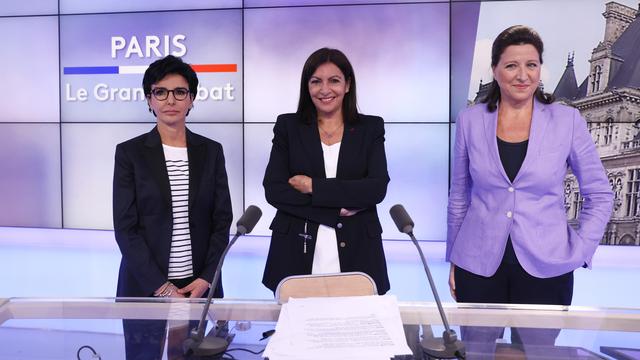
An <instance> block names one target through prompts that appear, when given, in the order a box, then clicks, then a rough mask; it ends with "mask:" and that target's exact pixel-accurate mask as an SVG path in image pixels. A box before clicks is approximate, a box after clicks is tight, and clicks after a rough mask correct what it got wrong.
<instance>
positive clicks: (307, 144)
mask: <svg viewBox="0 0 640 360" xmlns="http://www.w3.org/2000/svg"><path fill="white" fill-rule="evenodd" d="M298 124H299V125H298V129H299V130H300V140H301V141H302V147H303V148H304V150H305V151H306V152H307V154H308V155H309V157H308V158H309V159H310V160H311V171H312V172H313V173H312V174H311V175H310V176H311V177H313V176H318V177H322V178H326V177H327V175H326V174H325V172H324V157H323V155H322V145H321V144H320V133H319V132H318V125H317V120H315V119H314V120H312V121H311V123H310V124H305V123H303V122H298Z"/></svg>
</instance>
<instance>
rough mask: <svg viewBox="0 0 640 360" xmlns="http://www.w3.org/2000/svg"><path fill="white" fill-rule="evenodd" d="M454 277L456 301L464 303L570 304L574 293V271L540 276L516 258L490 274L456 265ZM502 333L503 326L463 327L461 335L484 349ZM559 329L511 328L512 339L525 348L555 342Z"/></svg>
mask: <svg viewBox="0 0 640 360" xmlns="http://www.w3.org/2000/svg"><path fill="white" fill-rule="evenodd" d="M454 277H455V282H456V298H457V301H458V302H463V303H464V302H473V303H500V304H543V305H571V300H572V297H573V271H571V272H568V273H566V274H563V275H560V276H556V277H552V278H537V277H535V276H532V275H530V274H528V273H527V272H526V271H525V270H524V269H523V268H522V266H521V265H520V264H519V263H518V262H517V261H515V262H514V263H512V262H509V261H503V262H502V264H500V267H499V268H498V270H497V271H496V273H495V274H494V275H493V276H490V277H484V276H480V275H476V274H474V273H471V272H469V271H466V270H464V269H462V268H459V267H457V266H456V268H455V270H454ZM503 333H504V328H501V327H468V326H465V327H462V328H461V336H462V339H463V340H465V341H467V342H469V343H471V344H475V345H476V347H477V348H478V349H479V351H480V352H482V353H487V352H491V351H493V350H495V341H496V339H498V338H501V337H502V335H503ZM559 333H560V330H559V329H532V328H512V329H511V343H512V344H517V345H518V346H519V347H521V348H523V349H525V352H526V345H535V346H538V345H546V346H553V345H554V343H555V339H556V337H557V336H558V334H559ZM472 347H473V346H472ZM470 350H471V349H470ZM478 358H481V357H478Z"/></svg>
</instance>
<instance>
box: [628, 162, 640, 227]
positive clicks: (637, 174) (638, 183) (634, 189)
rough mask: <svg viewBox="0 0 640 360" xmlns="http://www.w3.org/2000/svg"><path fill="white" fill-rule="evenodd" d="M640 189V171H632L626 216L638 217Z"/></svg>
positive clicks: (629, 176)
mask: <svg viewBox="0 0 640 360" xmlns="http://www.w3.org/2000/svg"><path fill="white" fill-rule="evenodd" d="M639 189H640V169H631V170H629V173H628V178H627V194H626V196H625V207H626V209H627V210H626V216H636V215H638V192H639V191H638V190H639Z"/></svg>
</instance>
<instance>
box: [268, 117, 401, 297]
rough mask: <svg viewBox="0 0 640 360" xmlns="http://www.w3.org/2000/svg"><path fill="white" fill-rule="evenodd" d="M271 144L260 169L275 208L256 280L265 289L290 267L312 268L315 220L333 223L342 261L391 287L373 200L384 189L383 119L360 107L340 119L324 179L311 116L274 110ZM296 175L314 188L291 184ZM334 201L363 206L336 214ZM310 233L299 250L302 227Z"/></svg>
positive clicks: (297, 270) (295, 270)
mask: <svg viewBox="0 0 640 360" xmlns="http://www.w3.org/2000/svg"><path fill="white" fill-rule="evenodd" d="M273 132H274V137H273V146H272V148H271V155H270V158H269V164H268V165H267V169H266V172H265V176H264V181H263V185H264V189H265V196H266V198H267V201H268V202H269V204H271V205H273V206H274V207H275V208H276V209H277V212H276V216H275V218H274V219H273V222H272V223H271V226H270V229H271V230H272V231H273V232H272V236H271V245H270V247H269V255H268V257H267V263H266V266H265V270H264V276H263V279H262V282H263V283H264V285H265V286H267V287H268V288H269V289H271V290H274V291H275V289H276V287H277V285H278V283H279V282H280V280H282V279H283V278H285V277H287V276H289V275H300V274H310V273H311V268H312V262H313V252H314V248H315V238H316V234H317V231H318V224H323V225H327V226H330V227H333V228H335V229H336V235H337V240H338V244H337V246H338V254H339V257H340V269H341V271H343V272H347V271H362V272H365V273H367V274H369V275H370V276H371V277H372V278H373V279H374V281H375V282H376V286H377V288H378V292H379V293H380V294H384V293H385V292H387V291H388V290H389V278H388V276H387V265H386V261H385V256H384V251H383V248H382V236H381V234H382V227H381V225H380V220H379V219H378V213H377V210H376V205H377V204H379V203H380V202H382V200H383V199H384V197H385V195H386V192H387V184H388V183H389V174H388V172H387V160H386V156H385V150H384V122H383V120H382V118H380V117H377V116H367V115H359V119H358V121H357V122H356V123H355V124H345V128H344V134H343V136H342V143H341V145H340V154H339V157H338V169H337V174H336V178H333V179H327V178H326V175H325V171H324V158H323V152H322V145H321V142H320V133H319V132H318V125H317V122H316V121H312V122H310V123H305V122H303V121H301V120H300V119H299V117H298V116H297V115H296V114H284V115H280V116H278V120H277V121H276V124H275V126H274V128H273ZM294 175H307V176H309V177H311V178H312V179H313V193H312V194H302V193H300V192H299V191H297V190H295V189H294V188H293V187H291V185H289V183H288V180H289V178H290V177H292V176H294ZM340 208H350V209H363V210H362V211H360V212H359V213H357V214H356V215H354V216H349V217H340V216H339V214H340ZM305 221H308V234H309V235H311V236H312V239H311V240H309V241H308V243H307V252H306V253H305V252H304V247H303V246H304V245H303V243H304V241H303V238H302V237H300V236H299V234H301V233H303V232H304V224H305Z"/></svg>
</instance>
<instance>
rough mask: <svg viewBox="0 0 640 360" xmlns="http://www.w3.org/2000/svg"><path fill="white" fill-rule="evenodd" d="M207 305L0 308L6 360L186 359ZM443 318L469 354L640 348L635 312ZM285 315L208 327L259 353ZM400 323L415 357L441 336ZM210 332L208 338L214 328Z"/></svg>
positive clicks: (259, 309) (254, 311) (513, 312)
mask: <svg viewBox="0 0 640 360" xmlns="http://www.w3.org/2000/svg"><path fill="white" fill-rule="evenodd" d="M203 304H204V301H203V300H201V299H196V300H190V299H186V300H182V299H180V300H174V301H170V300H169V299H156V298H153V299H148V298H143V299H135V298H127V299H125V298H119V299H114V298H99V299H98V298H92V299H29V298H11V299H0V359H1V360H4V359H34V360H37V359H76V358H78V357H77V356H76V354H77V353H78V350H79V349H80V359H91V358H92V357H91V355H92V352H91V350H90V349H89V348H83V346H84V345H89V346H91V347H92V348H94V349H95V350H96V351H97V352H98V353H100V354H101V358H102V359H125V345H126V346H127V351H129V352H131V351H134V350H135V348H136V346H133V345H131V343H132V341H134V340H135V341H137V340H136V339H138V340H139V339H141V338H142V339H144V341H143V342H146V343H145V344H142V345H140V344H138V345H140V346H141V347H139V348H144V349H145V350H144V351H145V352H146V353H149V352H150V350H148V349H149V348H153V349H156V350H157V351H160V352H161V353H163V354H164V355H162V356H163V357H162V358H165V359H166V358H169V359H170V358H172V355H171V354H172V353H175V352H176V351H177V352H178V353H179V352H180V350H179V348H180V344H181V343H182V339H184V337H185V336H186V333H187V329H188V328H189V327H191V326H193V325H194V323H195V321H197V320H198V319H199V318H200V314H201V312H202V309H203ZM444 308H445V313H446V314H447V317H448V319H449V323H450V324H451V326H452V327H453V328H454V329H455V330H456V332H457V333H458V334H459V335H460V334H461V330H463V332H464V334H463V335H464V336H463V340H465V344H467V343H468V344H467V347H468V349H469V351H471V353H473V352H474V351H475V352H476V353H477V354H480V353H485V352H492V351H496V349H498V351H499V352H500V351H506V352H509V351H516V352H518V351H522V350H523V349H524V351H525V352H526V353H527V356H528V358H536V359H547V358H548V359H565V358H566V359H572V358H578V359H611V358H614V357H613V356H615V355H611V354H615V352H612V351H610V350H609V349H611V348H614V349H615V348H625V349H632V350H633V349H638V348H640V309H637V308H617V309H612V308H606V309H605V308H588V307H571V306H569V307H567V306H538V305H536V306H534V305H493V304H445V306H444ZM279 312H280V306H279V305H277V304H276V303H275V302H274V301H270V300H264V301H256V300H230V299H222V300H216V302H215V303H214V304H213V305H212V306H211V308H210V311H209V319H210V320H214V319H215V320H228V321H229V323H228V330H227V329H225V328H224V327H223V328H221V329H220V336H225V334H226V333H227V331H228V333H229V334H231V336H233V337H234V339H233V341H232V344H231V346H230V348H242V349H249V350H252V351H259V350H261V349H263V348H264V346H265V345H266V341H265V340H260V338H261V337H262V333H263V332H266V331H268V330H271V329H273V328H274V327H275V322H276V321H277V318H278V315H279ZM400 314H401V317H402V320H403V323H404V325H405V333H406V334H407V341H408V343H409V345H410V346H411V347H415V346H417V343H418V342H419V338H420V336H426V337H429V336H433V335H434V334H435V336H440V334H441V333H442V330H443V329H442V321H441V320H440V317H439V314H438V311H437V308H436V306H435V304H434V303H427V302H400ZM123 319H125V321H123ZM167 320H168V321H167ZM123 323H124V324H125V325H123ZM208 323H209V326H208V328H209V329H212V328H213V325H214V324H216V322H215V321H209V322H208ZM123 326H124V329H125V330H123ZM461 327H462V328H461ZM504 328H506V330H503V329H504ZM513 328H516V329H518V330H516V331H512V330H511V329H513ZM167 329H169V331H168V332H167ZM496 331H497V332H503V331H504V332H505V334H504V336H503V339H499V340H498V341H497V345H496V341H495V340H493V339H492V340H486V339H484V338H485V337H486V336H484V335H486V334H488V333H495V332H496ZM516 332H517V333H518V334H521V335H520V337H523V339H524V336H523V335H524V334H531V333H533V334H534V335H535V334H538V335H535V336H533V337H531V338H532V339H536V338H544V337H545V336H546V337H547V338H548V336H549V334H551V336H552V338H553V337H555V345H549V344H548V343H547V344H545V345H537V344H534V343H535V341H537V340H534V341H532V342H531V344H527V343H526V341H524V340H523V341H522V342H524V344H523V345H517V346H516V345H513V344H510V343H511V341H513V335H514V333H516ZM167 333H168V335H167ZM132 334H133V336H132ZM474 334H475V336H474ZM478 334H480V336H478ZM482 334H484V335H482ZM509 335H511V336H509ZM465 336H466V339H464V337H465ZM488 338H491V336H489V337H488ZM483 339H484V340H483ZM510 339H511V340H510ZM135 341H134V342H135ZM514 342H516V341H514ZM552 342H553V340H552ZM601 348H603V349H607V351H604V352H603V351H602V350H601ZM132 349H134V350H132ZM505 349H506V350H505ZM514 349H515V350H514ZM153 351H155V350H153ZM418 352H419V351H418V350H416V354H418ZM629 353H633V352H632V351H627V352H626V354H629ZM230 354H232V355H233V356H234V357H235V358H236V359H258V358H260V356H259V355H254V354H251V353H248V352H244V351H242V350H235V351H234V352H231V353H230ZM534 354H535V356H534ZM150 358H154V357H153V356H151V357H150ZM155 358H160V357H155Z"/></svg>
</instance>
